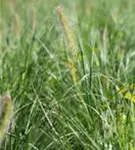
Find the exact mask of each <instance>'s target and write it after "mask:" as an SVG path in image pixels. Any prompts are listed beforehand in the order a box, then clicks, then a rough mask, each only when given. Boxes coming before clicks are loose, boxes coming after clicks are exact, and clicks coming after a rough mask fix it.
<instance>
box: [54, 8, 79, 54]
mask: <svg viewBox="0 0 135 150" xmlns="http://www.w3.org/2000/svg"><path fill="white" fill-rule="evenodd" d="M57 13H58V15H59V17H60V21H61V24H62V26H63V29H64V32H65V36H66V39H67V44H68V45H69V47H70V49H71V50H72V53H76V49H77V44H76V42H75V38H74V34H73V31H72V30H71V28H70V26H69V23H68V20H67V17H66V15H65V13H64V11H63V8H62V6H58V7H57Z"/></svg>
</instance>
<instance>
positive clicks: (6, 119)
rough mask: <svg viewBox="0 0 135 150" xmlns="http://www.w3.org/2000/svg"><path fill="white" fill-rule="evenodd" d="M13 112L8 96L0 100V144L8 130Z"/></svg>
mask: <svg viewBox="0 0 135 150" xmlns="http://www.w3.org/2000/svg"><path fill="white" fill-rule="evenodd" d="M12 112H13V105H12V102H11V97H10V95H6V96H4V97H2V98H1V99H0V143H1V142H2V140H3V138H4V136H5V133H6V131H7V130H8V129H9V125H10V122H11V117H12Z"/></svg>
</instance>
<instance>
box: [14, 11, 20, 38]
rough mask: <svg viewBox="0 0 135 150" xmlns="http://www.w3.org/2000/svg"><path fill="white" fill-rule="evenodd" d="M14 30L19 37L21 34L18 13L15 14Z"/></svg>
mask: <svg viewBox="0 0 135 150" xmlns="http://www.w3.org/2000/svg"><path fill="white" fill-rule="evenodd" d="M13 32H14V34H15V36H16V37H18V36H19V35H20V18H19V15H18V14H17V13H15V14H14V20H13Z"/></svg>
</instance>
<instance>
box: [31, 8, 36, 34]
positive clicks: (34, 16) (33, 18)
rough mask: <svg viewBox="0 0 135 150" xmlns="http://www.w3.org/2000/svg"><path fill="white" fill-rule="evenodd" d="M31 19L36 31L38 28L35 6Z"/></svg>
mask: <svg viewBox="0 0 135 150" xmlns="http://www.w3.org/2000/svg"><path fill="white" fill-rule="evenodd" d="M31 13H32V14H31V15H32V16H31V17H32V18H31V19H32V20H31V21H32V31H33V32H34V31H35V29H36V9H35V8H34V7H33V8H32V10H31Z"/></svg>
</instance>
